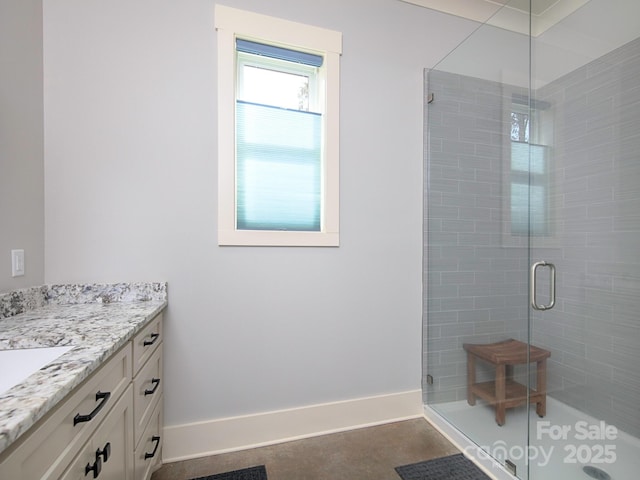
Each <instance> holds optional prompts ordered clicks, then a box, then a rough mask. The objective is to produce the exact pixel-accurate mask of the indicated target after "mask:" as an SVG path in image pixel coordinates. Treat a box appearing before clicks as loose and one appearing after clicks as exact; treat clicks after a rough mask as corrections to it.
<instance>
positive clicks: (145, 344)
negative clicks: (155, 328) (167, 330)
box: [142, 333, 160, 347]
mask: <svg viewBox="0 0 640 480" xmlns="http://www.w3.org/2000/svg"><path fill="white" fill-rule="evenodd" d="M158 338H160V334H159V333H152V334H151V340H145V341H144V342H142V346H143V347H148V346H149V345H153V344H154V343H156V340H158Z"/></svg>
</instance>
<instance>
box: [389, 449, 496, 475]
mask: <svg viewBox="0 0 640 480" xmlns="http://www.w3.org/2000/svg"><path fill="white" fill-rule="evenodd" d="M396 472H398V475H400V477H402V480H491V479H490V478H489V477H487V476H486V475H485V474H484V472H483V471H482V470H480V469H479V468H478V467H476V466H475V464H474V463H473V462H472V461H471V460H469V459H467V458H465V456H464V455H463V454H461V453H459V454H457V455H451V456H449V457H442V458H436V459H434V460H427V461H425V462H420V463H413V464H411V465H404V466H402V467H396Z"/></svg>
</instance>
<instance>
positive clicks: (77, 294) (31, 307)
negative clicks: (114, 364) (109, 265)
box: [0, 283, 167, 453]
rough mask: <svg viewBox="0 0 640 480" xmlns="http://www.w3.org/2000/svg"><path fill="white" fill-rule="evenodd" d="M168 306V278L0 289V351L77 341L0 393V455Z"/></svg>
mask: <svg viewBox="0 0 640 480" xmlns="http://www.w3.org/2000/svg"><path fill="white" fill-rule="evenodd" d="M166 306H167V288H166V284H165V283H136V284H130V283H119V284H111V285H103V284H100V285H48V286H42V287H34V288H31V289H25V290H20V291H17V292H10V293H8V294H0V350H6V349H15V348H37V347H51V346H67V345H71V346H73V347H74V348H72V349H71V350H69V351H68V352H67V353H65V354H64V355H62V356H60V357H58V358H57V359H56V360H54V361H53V362H51V363H49V364H48V365H46V366H45V367H43V368H42V369H40V370H38V371H37V372H36V373H34V374H33V375H31V376H30V377H28V378H27V379H26V380H25V381H23V382H22V383H20V384H18V385H16V386H15V387H13V388H11V389H10V390H7V391H6V392H4V393H2V394H0V453H2V452H3V451H4V450H5V449H6V448H7V447H8V446H9V445H11V444H12V443H13V442H14V441H15V440H17V439H18V438H19V437H20V436H21V435H22V434H23V433H25V432H26V431H27V430H29V428H31V427H32V426H33V425H34V424H35V423H36V422H37V421H38V420H39V419H40V418H42V417H43V416H44V415H45V414H46V413H47V412H48V411H49V410H51V409H52V408H53V407H55V406H56V404H57V403H58V402H59V401H60V400H62V399H63V398H64V397H66V396H67V394H69V393H70V392H71V391H72V390H73V389H74V388H75V387H76V386H77V385H79V384H80V383H81V382H82V381H83V380H85V379H86V378H87V377H88V376H89V375H91V373H92V372H93V371H95V370H96V369H97V368H98V367H99V366H100V365H101V364H102V362H104V361H105V360H106V359H108V358H109V357H110V356H111V355H112V354H114V353H115V352H116V351H117V350H118V349H119V348H120V347H122V346H123V345H124V344H125V343H126V342H127V341H129V340H131V338H133V336H134V335H135V334H136V333H137V332H138V331H139V330H141V329H142V327H143V326H144V325H145V324H146V323H147V322H148V321H149V320H151V319H152V318H154V317H155V316H156V315H157V314H158V313H160V312H161V311H162V310H163V309H164V308H165V307H166Z"/></svg>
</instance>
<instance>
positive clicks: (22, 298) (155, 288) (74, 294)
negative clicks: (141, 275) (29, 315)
mask: <svg viewBox="0 0 640 480" xmlns="http://www.w3.org/2000/svg"><path fill="white" fill-rule="evenodd" d="M166 299H167V284H166V283H163V282H149V283H145V282H135V283H94V284H58V285H41V286H37V287H29V288H23V289H20V290H14V291H12V292H7V293H0V320H1V319H3V318H7V317H13V316H14V315H19V314H21V313H24V312H27V311H29V310H34V309H37V308H41V307H44V306H45V305H72V304H83V303H114V302H146V301H150V300H160V301H165V300H166Z"/></svg>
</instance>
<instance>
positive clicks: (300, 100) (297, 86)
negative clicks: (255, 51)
mask: <svg viewBox="0 0 640 480" xmlns="http://www.w3.org/2000/svg"><path fill="white" fill-rule="evenodd" d="M240 100H244V101H247V102H253V103H261V104H264V105H273V106H276V107H282V108H290V109H293V110H305V111H308V110H309V77H308V76H306V75H296V74H292V73H287V72H280V71H277V70H271V69H268V68H262V67H254V66H251V65H244V67H243V86H242V98H241V99H240Z"/></svg>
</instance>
